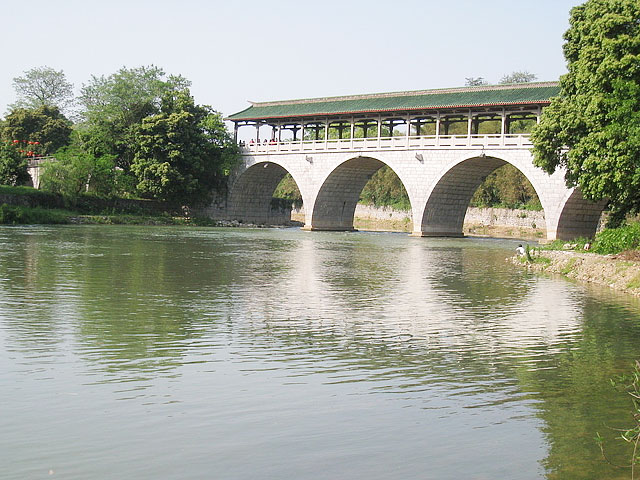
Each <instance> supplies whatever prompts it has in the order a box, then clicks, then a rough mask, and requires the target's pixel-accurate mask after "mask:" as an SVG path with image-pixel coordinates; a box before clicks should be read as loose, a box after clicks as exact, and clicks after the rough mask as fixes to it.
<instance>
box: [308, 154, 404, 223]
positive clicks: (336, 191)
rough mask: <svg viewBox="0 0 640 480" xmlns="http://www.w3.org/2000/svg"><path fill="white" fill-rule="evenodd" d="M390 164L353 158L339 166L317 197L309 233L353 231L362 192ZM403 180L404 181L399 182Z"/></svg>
mask: <svg viewBox="0 0 640 480" xmlns="http://www.w3.org/2000/svg"><path fill="white" fill-rule="evenodd" d="M384 165H387V166H388V167H389V168H391V170H393V171H394V173H396V175H397V172H396V171H395V170H394V169H393V167H391V166H390V165H388V164H387V163H385V162H383V161H381V160H378V159H376V158H373V157H365V156H360V157H356V158H351V159H349V160H346V161H345V162H343V163H341V164H340V165H338V166H337V167H336V168H335V169H334V170H333V171H332V172H331V173H330V174H329V175H328V176H327V178H326V179H325V180H324V182H323V183H322V186H321V187H320V190H319V191H318V194H317V196H316V199H315V202H314V205H313V209H312V212H311V221H310V222H308V223H307V225H306V226H305V228H306V229H308V230H333V231H353V230H355V229H354V227H353V218H354V214H355V210H356V205H357V203H358V200H359V199H360V194H361V192H362V189H363V188H364V186H365V185H366V184H367V182H368V181H369V180H370V179H371V177H372V176H373V174H374V173H376V172H377V171H378V170H379V169H380V168H382V167H383V166H384ZM400 181H402V180H400Z"/></svg>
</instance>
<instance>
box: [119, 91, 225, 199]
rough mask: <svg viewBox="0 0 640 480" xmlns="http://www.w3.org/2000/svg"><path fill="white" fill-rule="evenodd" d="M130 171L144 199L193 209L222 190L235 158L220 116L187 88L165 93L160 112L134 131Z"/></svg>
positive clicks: (149, 117) (134, 128)
mask: <svg viewBox="0 0 640 480" xmlns="http://www.w3.org/2000/svg"><path fill="white" fill-rule="evenodd" d="M133 133H134V137H133V138H134V140H133V149H134V158H133V162H132V165H131V170H132V172H133V173H134V175H135V177H136V179H137V186H136V188H137V190H138V192H139V193H140V194H141V195H143V196H144V197H148V198H155V199H159V200H165V201H172V202H180V203H183V204H187V205H195V204H199V203H203V202H205V201H206V200H207V199H208V198H209V197H210V195H211V193H212V190H213V189H215V188H220V187H221V186H222V184H223V181H224V177H225V174H227V173H228V171H229V169H230V168H231V166H232V165H233V162H234V161H235V159H236V158H237V155H236V152H237V150H236V148H237V147H236V146H235V144H234V142H233V140H232V139H231V138H230V136H229V135H228V133H227V132H226V129H225V128H224V123H223V122H222V120H221V118H220V116H219V115H218V114H217V113H215V112H213V111H212V110H211V109H209V108H208V107H203V106H200V105H195V104H194V101H193V98H192V97H191V96H190V95H189V92H188V90H187V91H182V92H179V93H177V94H176V95H166V96H165V97H164V98H163V100H162V105H161V111H160V112H159V113H158V114H156V115H150V116H148V117H146V118H144V119H143V120H142V121H141V122H140V123H139V124H137V125H135V126H134V127H133Z"/></svg>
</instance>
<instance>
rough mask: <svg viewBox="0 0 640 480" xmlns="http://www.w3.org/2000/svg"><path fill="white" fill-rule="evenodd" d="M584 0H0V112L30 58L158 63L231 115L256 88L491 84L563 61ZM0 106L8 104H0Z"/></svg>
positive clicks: (100, 71)
mask: <svg viewBox="0 0 640 480" xmlns="http://www.w3.org/2000/svg"><path fill="white" fill-rule="evenodd" d="M580 3H583V2H582V1H580V0H484V1H479V0H474V1H472V0H457V1H456V0H454V1H442V0H438V1H431V0H404V1H396V2H394V1H387V2H379V1H376V0H368V1H361V0H341V1H335V0H325V1H315V2H313V1H305V0H297V1H289V0H284V1H276V0H273V1H270V2H269V1H264V0H261V1H254V0H235V1H234V0H228V1H225V2H218V1H214V0H213V1H212V0H209V1H206V0H181V1H170V0H153V1H147V0H109V1H105V0H101V1H94V0H58V1H51V0H46V1H45V0H20V1H19V2H18V1H14V2H6V3H5V4H4V5H3V6H2V22H1V27H0V44H1V45H2V46H3V48H2V50H3V57H4V61H3V62H2V66H1V67H0V114H4V113H5V112H6V107H7V105H8V104H10V103H12V102H14V101H15V99H16V98H15V92H14V89H13V86H12V80H13V78H14V77H16V76H20V75H22V74H23V73H24V72H25V71H26V70H29V69H31V68H34V67H38V66H44V65H46V66H49V67H52V68H54V69H56V70H63V71H64V72H65V74H66V76H67V79H68V80H69V81H71V82H72V83H73V84H74V85H75V87H76V90H78V89H79V88H80V87H81V86H82V84H83V83H86V82H88V81H89V79H90V78H91V75H96V76H99V75H109V74H111V73H114V72H116V71H117V70H118V69H119V68H121V67H123V66H126V67H130V68H131V67H138V66H142V65H151V64H154V65H157V66H159V67H162V68H163V69H164V70H165V71H166V72H168V73H174V74H181V75H183V76H184V77H186V78H187V79H189V80H191V81H192V82H193V85H192V88H191V91H192V94H193V95H194V97H195V100H196V102H197V103H200V104H207V105H211V106H213V107H214V108H215V109H216V110H218V111H221V112H222V113H224V114H225V115H227V114H231V113H234V112H237V111H239V110H243V109H244V108H246V107H247V106H248V104H247V100H256V101H260V100H282V99H290V98H307V97H324V96H333V95H344V94H355V93H373V92H388V91H399V90H419V89H427V88H440V87H453V86H462V85H464V82H465V77H484V78H486V79H487V80H488V81H489V82H490V83H495V82H497V81H499V80H500V78H501V77H502V76H503V75H504V74H507V73H510V72H512V71H514V70H528V71H529V72H532V73H535V74H536V75H538V79H539V80H557V79H558V77H559V75H561V74H563V73H564V72H565V61H564V57H563V55H562V34H563V33H564V31H565V30H566V29H567V27H568V17H569V10H570V9H571V7H573V6H575V5H578V4H580ZM2 116H3V115H2Z"/></svg>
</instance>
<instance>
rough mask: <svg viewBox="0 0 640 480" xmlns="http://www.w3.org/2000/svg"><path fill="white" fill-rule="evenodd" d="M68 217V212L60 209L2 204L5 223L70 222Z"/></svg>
mask: <svg viewBox="0 0 640 480" xmlns="http://www.w3.org/2000/svg"><path fill="white" fill-rule="evenodd" d="M68 217H69V216H68V214H67V213H65V212H62V211H60V210H50V209H44V208H31V207H21V206H14V205H7V204H6V203H3V204H2V205H0V224H4V225H27V224H59V223H68V222H69V218H68Z"/></svg>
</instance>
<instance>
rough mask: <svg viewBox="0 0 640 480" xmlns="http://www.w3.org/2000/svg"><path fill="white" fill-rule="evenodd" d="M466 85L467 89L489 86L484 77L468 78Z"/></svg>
mask: <svg viewBox="0 0 640 480" xmlns="http://www.w3.org/2000/svg"><path fill="white" fill-rule="evenodd" d="M464 84H465V86H467V87H480V86H482V85H488V84H489V82H487V81H486V80H485V79H484V78H483V77H467V78H465V82H464Z"/></svg>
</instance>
